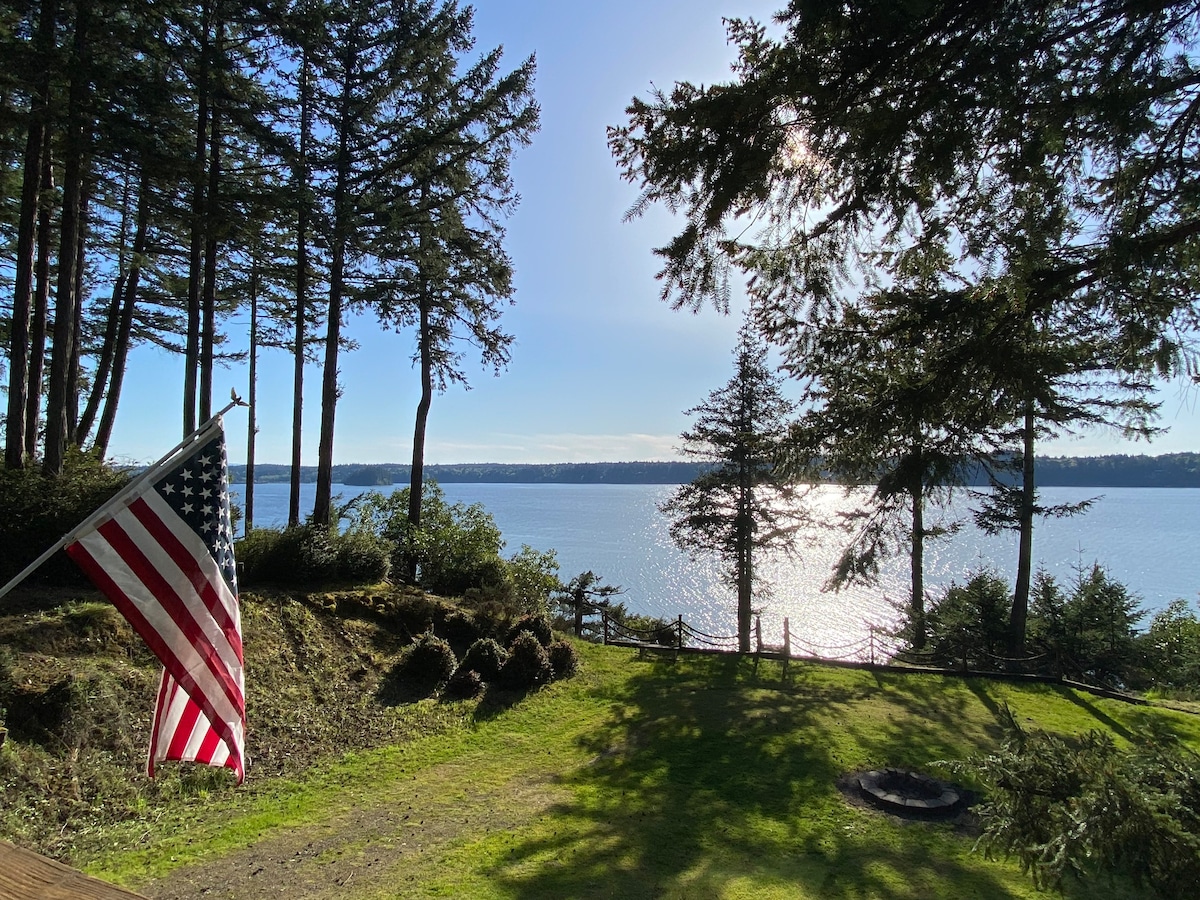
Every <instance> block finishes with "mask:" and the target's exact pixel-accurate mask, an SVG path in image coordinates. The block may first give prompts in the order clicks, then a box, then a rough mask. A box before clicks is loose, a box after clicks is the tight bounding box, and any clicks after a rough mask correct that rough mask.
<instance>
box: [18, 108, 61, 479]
mask: <svg viewBox="0 0 1200 900" xmlns="http://www.w3.org/2000/svg"><path fill="white" fill-rule="evenodd" d="M45 141H46V147H45V151H44V152H43V154H42V196H41V202H40V203H39V204H38V206H39V209H38V233H37V262H36V263H35V266H34V289H33V323H32V325H31V326H30V329H29V344H30V346H29V396H28V398H27V400H26V403H25V456H26V458H28V459H33V458H34V457H35V456H36V455H37V442H38V428H39V424H40V422H41V413H42V377H43V375H44V374H45V371H46V332H47V328H48V327H49V321H50V237H51V230H52V228H53V225H52V221H51V220H52V218H53V216H52V213H53V211H52V209H51V198H52V197H53V196H54V170H53V168H52V166H51V164H50V130H49V129H47V130H46V134H45Z"/></svg>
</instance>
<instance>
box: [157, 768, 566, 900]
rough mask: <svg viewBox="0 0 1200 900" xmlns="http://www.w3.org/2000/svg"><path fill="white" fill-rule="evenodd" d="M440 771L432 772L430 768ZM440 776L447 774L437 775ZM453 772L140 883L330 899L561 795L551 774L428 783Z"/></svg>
mask: <svg viewBox="0 0 1200 900" xmlns="http://www.w3.org/2000/svg"><path fill="white" fill-rule="evenodd" d="M430 774H434V773H430ZM437 776H442V777H437ZM452 777H453V773H436V775H435V777H432V778H428V777H423V778H422V779H421V780H420V782H418V781H417V780H415V779H414V781H412V782H411V783H410V784H411V787H406V786H405V785H403V784H401V785H398V786H391V785H389V787H388V789H387V797H386V799H385V800H384V801H383V802H381V803H380V804H379V805H378V806H372V807H369V808H357V809H353V810H350V811H344V810H337V811H333V814H332V815H331V816H330V818H328V819H327V820H325V821H323V822H320V823H318V824H314V825H310V826H306V827H303V828H296V829H290V830H288V831H285V832H274V833H271V834H267V835H264V836H263V838H262V839H261V840H259V841H256V842H255V843H254V844H253V845H251V846H250V847H247V848H246V849H244V850H241V851H238V852H236V853H231V854H226V855H224V856H222V857H221V858H220V859H216V860H212V861H210V862H201V863H198V864H195V865H191V866H186V867H184V868H180V869H177V870H175V871H174V872H172V873H171V874H170V875H168V876H167V877H166V878H163V879H161V880H159V881H155V882H151V883H149V884H142V885H138V890H140V891H141V892H142V893H144V894H146V896H148V897H151V898H154V900H192V898H204V900H256V898H261V897H288V898H304V900H334V898H351V897H358V896H361V895H362V894H363V893H366V892H369V891H370V890H372V889H373V890H379V889H383V888H387V889H388V891H389V892H396V893H400V892H402V891H403V885H404V883H405V882H406V881H409V880H412V879H414V878H416V877H417V873H418V872H420V871H421V870H422V867H423V866H425V865H427V864H429V863H430V862H431V861H433V860H436V859H437V858H438V857H439V856H441V855H442V853H444V852H445V851H447V850H449V849H450V848H452V847H454V846H456V845H460V844H463V843H469V842H472V841H475V840H479V839H483V838H485V837H487V836H488V835H490V834H493V833H495V832H503V831H507V830H510V829H513V828H516V827H518V826H520V825H522V824H523V823H524V822H526V821H528V820H529V819H530V818H531V817H535V816H537V815H538V814H539V813H540V812H542V811H545V810H547V809H548V808H549V807H550V806H551V805H553V804H554V803H556V802H558V801H560V800H561V799H562V798H563V796H564V791H563V789H561V788H559V787H558V786H556V785H555V784H554V783H553V782H552V781H551V779H550V778H548V777H541V778H533V779H531V778H529V777H527V776H518V777H517V778H515V779H514V780H513V781H512V782H510V783H508V784H506V785H503V786H501V787H497V788H494V789H491V790H483V791H480V790H475V789H472V788H469V787H467V785H468V773H466V772H463V773H462V779H461V780H459V781H458V782H457V783H459V784H461V785H463V788H464V789H463V790H462V791H461V792H459V793H455V794H454V796H448V792H447V791H445V790H444V789H441V790H437V789H434V788H432V787H430V786H429V784H428V783H430V782H432V783H434V784H442V785H444V784H446V783H447V779H448V778H452Z"/></svg>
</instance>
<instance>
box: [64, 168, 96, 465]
mask: <svg viewBox="0 0 1200 900" xmlns="http://www.w3.org/2000/svg"><path fill="white" fill-rule="evenodd" d="M91 204H92V184H91V179H90V178H89V179H88V181H87V182H86V188H85V190H84V191H83V192H82V193H81V194H80V200H79V229H78V234H77V236H76V238H75V321H74V324H73V325H72V326H71V329H72V337H71V365H70V367H69V368H68V369H67V442H68V443H70V444H74V445H75V446H76V447H79V446H82V443H83V442H82V440H81V439H80V438H79V381H80V375H81V373H82V366H83V363H82V356H83V288H84V284H83V273H84V271H85V270H86V263H87V256H86V253H87V232H88V224H89V222H88V213H89V210H90V209H91Z"/></svg>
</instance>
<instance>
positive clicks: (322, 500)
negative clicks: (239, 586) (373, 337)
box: [312, 29, 358, 527]
mask: <svg viewBox="0 0 1200 900" xmlns="http://www.w3.org/2000/svg"><path fill="white" fill-rule="evenodd" d="M357 57H358V40H357V34H356V33H355V32H354V30H353V29H352V30H351V33H350V35H348V37H347V40H346V43H345V48H344V53H343V56H342V66H343V68H342V94H341V100H340V103H339V105H338V129H337V135H338V152H337V163H336V170H335V171H336V180H335V182H334V189H333V254H332V258H331V260H330V267H329V309H328V321H327V322H326V323H325V362H324V368H323V370H322V372H321V434H320V440H319V444H318V446H317V496H316V499H315V500H314V501H313V513H312V518H313V522H314V523H316V524H317V525H324V526H326V527H328V526H329V525H330V524H331V523H330V519H331V518H332V507H333V426H334V417H335V414H336V412H337V401H338V393H339V391H338V383H337V376H338V350H339V344H340V342H341V329H342V295H343V292H344V291H345V275H346V244H347V243H348V242H349V239H350V231H351V224H350V218H351V206H352V203H353V201H352V200H351V198H350V184H349V182H350V175H351V158H350V115H351V112H350V111H351V94H352V90H353V83H354V71H355V69H354V67H355V65H356V59H357Z"/></svg>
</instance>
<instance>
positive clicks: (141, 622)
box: [66, 541, 243, 775]
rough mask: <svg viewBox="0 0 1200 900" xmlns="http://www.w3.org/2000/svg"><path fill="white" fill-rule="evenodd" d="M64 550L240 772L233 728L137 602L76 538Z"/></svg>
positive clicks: (239, 761) (241, 768)
mask: <svg viewBox="0 0 1200 900" xmlns="http://www.w3.org/2000/svg"><path fill="white" fill-rule="evenodd" d="M66 549H67V553H68V554H70V556H71V558H72V559H73V560H75V562H76V564H77V565H78V566H79V567H80V568H81V569H83V571H84V572H85V573H86V574H87V576H88V577H89V578H91V579H92V581H93V583H94V584H95V585H96V586H97V587H98V588H100V590H101V591H103V592H104V594H105V596H107V597H108V599H109V600H111V601H112V603H113V605H114V606H116V607H117V609H118V610H119V611H120V612H121V615H123V616H125V618H126V619H127V620H128V621H129V624H130V625H132V626H133V629H134V631H136V632H137V633H138V634H139V635H140V636H141V638H142V640H144V641H145V642H146V645H147V646H148V647H149V648H150V650H151V652H153V653H154V655H155V656H157V657H158V658H159V660H160V661H161V662H162V663H163V667H164V668H165V669H166V670H167V672H168V673H169V674H170V675H171V677H172V678H174V679H175V681H177V682H178V683H179V686H180V687H182V688H183V689H184V690H185V691H186V692H187V693H188V695H189V696H190V697H192V698H193V699H194V700H195V701H196V702H197V703H198V704H199V706H200V708H201V709H202V710H203V712H204V714H205V716H207V717H208V720H209V722H211V723H212V726H213V728H215V729H216V730H217V732H218V734H220V736H221V739H222V740H224V741H225V744H226V746H227V747H228V748H229V752H230V755H231V756H236V757H239V758H238V761H237V766H236V768H237V771H238V773H239V775H240V774H241V772H242V771H243V767H242V761H241V759H240V754H241V745H240V744H239V743H238V741H237V740H235V737H234V733H233V729H232V728H231V727H230V725H229V723H228V722H226V721H225V720H224V718H223V717H222V716H220V715H218V714H217V712H216V708H215V707H214V706H213V704H212V701H211V700H210V699H209V698H208V696H207V695H206V694H205V692H204V691H203V690H201V689H200V686H199V685H198V684H197V683H196V681H195V679H193V678H192V676H191V674H190V673H189V672H188V671H187V669H186V668H184V666H183V664H182V663H181V662H180V660H179V657H177V656H176V655H175V654H174V652H173V651H172V650H171V648H170V647H168V646H167V643H166V641H165V640H163V638H162V636H161V635H160V634H159V633H158V631H156V630H155V629H154V627H153V626H151V625H150V623H149V622H148V621H147V620H146V618H145V617H144V616H143V615H142V612H141V610H140V609H138V607H137V605H136V604H135V603H134V602H133V601H132V600H130V599H129V598H128V597H127V596H126V595H125V592H124V591H122V590H121V588H120V587H118V585H117V584H116V582H115V581H113V579H112V578H111V577H109V574H108V572H107V571H106V570H105V568H104V567H103V566H101V565H100V564H99V563H98V562H97V561H96V560H95V558H94V557H93V556H92V555H91V553H89V552H88V550H87V548H86V547H84V546H83V545H82V544H81V543H79V542H78V541H76V542H75V543H74V544H71V545H70V546H68V547H67V548H66ZM239 712H240V710H239Z"/></svg>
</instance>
